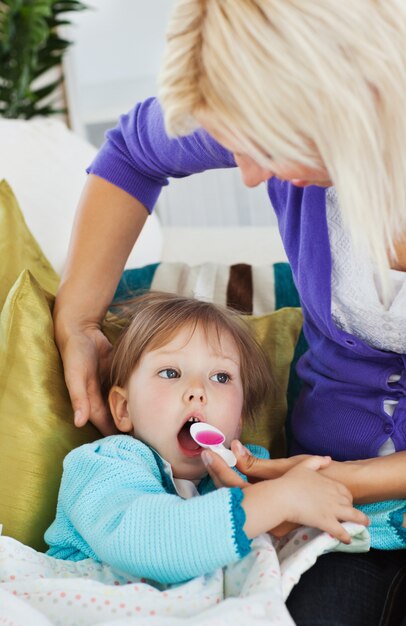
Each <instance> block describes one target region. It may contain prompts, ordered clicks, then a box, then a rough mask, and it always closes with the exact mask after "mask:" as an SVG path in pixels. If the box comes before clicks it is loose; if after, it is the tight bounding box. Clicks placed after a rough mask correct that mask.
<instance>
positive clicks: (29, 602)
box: [0, 523, 369, 626]
mask: <svg viewBox="0 0 406 626" xmlns="http://www.w3.org/2000/svg"><path fill="white" fill-rule="evenodd" d="M345 526H346V528H347V530H348V531H349V532H350V534H351V535H352V537H353V541H352V544H351V546H344V545H343V544H340V543H339V542H338V541H337V540H336V539H334V538H332V537H330V536H329V535H328V534H327V533H321V532H320V531H317V530H314V529H307V528H300V529H299V530H297V531H295V532H293V533H291V534H290V535H288V536H287V537H286V538H285V539H284V540H283V541H279V542H278V541H273V540H271V539H270V538H269V536H268V535H261V536H260V537H257V538H256V539H255V540H254V541H253V544H252V548H253V549H252V552H251V553H250V554H249V555H247V556H246V557H245V558H244V559H242V560H241V561H239V562H238V563H236V564H234V565H229V566H228V567H225V568H224V569H220V570H217V571H216V572H214V573H212V574H210V575H207V576H201V577H199V578H196V579H194V580H191V581H189V582H186V583H184V584H181V585H172V586H170V587H168V588H162V586H158V585H151V584H147V583H146V582H142V581H141V580H140V579H134V578H131V577H127V576H123V575H122V574H121V573H119V572H115V571H114V570H112V568H110V567H109V566H107V565H101V564H98V563H95V562H94V561H92V560H91V559H86V560H84V561H80V562H78V563H74V562H72V561H60V560H57V559H54V558H52V557H49V556H46V555H44V554H41V553H39V552H36V551H35V550H32V549H31V548H28V547H27V546H24V545H23V544H21V543H19V542H18V541H16V540H14V539H11V538H10V537H4V536H3V537H0V624H12V625H13V626H51V625H52V626H89V625H93V624H98V625H100V626H101V625H103V626H127V625H130V624H136V625H137V626H144V625H145V626H146V625H149V624H159V625H160V624H163V625H165V626H180V625H184V623H185V621H186V620H187V623H188V624H191V625H192V626H206V625H207V626H208V625H210V626H227V625H230V626H247V624H250V626H251V625H252V626H256V625H259V624H275V625H276V624H278V625H287V626H288V625H292V624H293V621H292V619H291V617H290V615H289V613H288V611H287V609H286V606H285V602H284V601H285V600H286V598H287V596H288V595H289V593H290V591H291V589H292V587H293V586H294V585H295V584H296V583H297V581H298V580H299V578H300V576H301V574H302V573H303V572H304V571H306V570H307V569H308V568H309V567H311V565H313V563H314V562H315V561H316V559H317V557H318V556H319V555H321V554H323V553H325V552H328V551H331V550H342V549H344V550H351V551H356V552H361V551H366V550H368V549H369V534H368V531H367V530H366V529H365V528H364V527H362V526H359V525H356V524H350V523H347V524H345Z"/></svg>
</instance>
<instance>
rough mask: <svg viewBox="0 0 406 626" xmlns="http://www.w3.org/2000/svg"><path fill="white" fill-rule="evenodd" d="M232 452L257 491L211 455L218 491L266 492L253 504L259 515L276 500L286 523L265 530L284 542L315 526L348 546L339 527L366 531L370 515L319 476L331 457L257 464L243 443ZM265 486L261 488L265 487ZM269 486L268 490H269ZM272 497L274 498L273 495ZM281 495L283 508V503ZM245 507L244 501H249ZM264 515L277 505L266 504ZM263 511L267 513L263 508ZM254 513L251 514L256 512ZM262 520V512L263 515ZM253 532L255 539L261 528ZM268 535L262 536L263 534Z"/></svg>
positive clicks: (208, 455)
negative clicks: (285, 537)
mask: <svg viewBox="0 0 406 626" xmlns="http://www.w3.org/2000/svg"><path fill="white" fill-rule="evenodd" d="M231 448H232V450H233V452H234V454H235V455H236V457H237V468H238V469H239V470H240V471H241V472H242V473H246V474H247V475H248V476H249V479H250V481H252V482H254V483H257V484H256V485H252V484H250V483H247V482H246V481H244V480H243V479H242V478H241V477H240V476H239V475H238V474H236V472H234V471H233V470H232V469H231V468H229V467H227V466H226V464H225V463H224V461H223V460H222V459H221V458H220V457H219V456H218V455H216V454H215V453H212V452H210V451H209V450H206V451H205V452H204V453H203V455H202V458H203V460H204V461H205V462H206V461H208V463H206V467H207V469H208V472H209V474H210V476H211V477H212V479H213V481H214V483H215V485H216V486H217V487H224V486H227V487H240V488H241V489H245V490H247V495H248V493H249V494H250V496H251V495H252V493H251V491H248V490H250V487H251V488H252V487H254V489H255V488H256V487H258V488H261V487H262V491H263V493H261V495H260V494H259V491H258V494H257V495H256V496H254V498H253V499H251V502H252V504H253V508H255V509H257V507H258V501H261V498H262V499H264V498H267V499H268V498H272V497H273V496H274V497H275V498H276V499H275V505H274V506H278V507H281V510H282V511H283V515H284V517H285V522H282V523H278V524H276V525H275V526H273V527H272V526H271V527H270V528H268V529H266V530H270V532H271V533H272V534H274V535H275V536H277V537H281V536H283V535H285V534H287V533H288V532H290V531H291V530H293V529H294V528H297V526H298V525H306V526H313V527H316V528H320V529H321V530H324V531H326V532H329V533H330V534H332V535H333V536H335V537H336V538H337V539H339V540H340V541H342V542H344V543H350V541H351V537H350V535H349V534H348V533H347V531H346V530H345V529H344V528H343V526H342V525H341V523H340V522H343V521H353V522H357V523H360V524H364V525H367V524H368V518H367V517H366V515H364V514H363V513H361V512H360V511H358V510H356V509H354V508H353V506H352V495H351V493H350V491H349V490H348V489H347V488H346V487H345V486H344V485H342V484H341V483H339V482H337V481H334V480H331V479H329V478H327V477H324V476H322V475H321V473H319V470H322V469H323V468H326V467H328V466H329V464H330V463H331V458H330V457H319V456H307V455H301V456H300V457H299V456H297V457H291V458H289V459H276V460H275V461H270V460H264V459H258V458H256V457H254V456H253V455H251V454H250V453H249V452H248V450H246V449H244V450H242V449H241V444H240V443H239V442H233V443H232V444H231ZM261 481H262V482H261ZM267 483H268V486H267ZM268 494H269V495H268ZM281 495H282V499H283V501H282V503H281V501H280V499H281ZM244 501H245V498H244ZM263 504H264V507H263V508H264V509H265V508H267V505H268V506H270V507H271V508H272V506H273V503H272V502H271V503H269V502H265V501H264V500H263ZM261 508H262V507H261ZM251 510H252V509H251ZM258 513H259V514H260V510H258ZM256 526H257V525H255V526H254V531H253V533H254V534H253V536H255V532H256V530H259V528H257V527H256ZM263 531H264V529H262V530H259V532H263Z"/></svg>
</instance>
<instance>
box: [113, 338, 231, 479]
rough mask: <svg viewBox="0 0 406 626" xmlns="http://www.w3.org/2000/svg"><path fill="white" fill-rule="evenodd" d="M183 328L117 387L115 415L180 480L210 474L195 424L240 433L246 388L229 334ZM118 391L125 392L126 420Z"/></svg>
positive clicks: (144, 358) (228, 440)
mask: <svg viewBox="0 0 406 626" xmlns="http://www.w3.org/2000/svg"><path fill="white" fill-rule="evenodd" d="M191 332H192V329H191V327H190V326H186V327H184V328H183V329H181V330H180V331H179V332H178V333H177V334H176V335H175V336H174V337H173V338H172V339H171V340H170V341H169V342H168V343H167V344H165V345H164V346H161V347H159V348H156V349H153V350H150V351H146V352H145V353H144V354H143V355H142V357H141V359H140V362H139V364H138V366H137V368H136V369H135V370H134V372H133V373H132V375H131V377H130V380H129V382H128V385H127V387H126V388H125V389H123V390H120V391H117V388H113V390H112V392H111V394H110V402H111V406H112V413H113V416H114V417H115V422H116V425H117V427H118V428H119V430H122V431H124V432H132V434H133V435H134V437H136V438H137V439H140V440H141V441H143V442H144V443H146V444H148V445H149V446H151V447H152V448H154V450H156V451H157V452H158V454H160V455H161V456H162V457H163V458H164V459H165V460H166V461H168V462H169V463H170V464H171V466H172V471H173V475H174V477H175V478H185V479H189V480H194V479H200V478H202V477H203V476H204V475H205V474H206V473H207V472H206V469H205V466H204V464H203V462H202V460H201V458H200V455H201V452H202V448H200V446H198V445H197V444H196V443H195V442H194V441H193V440H192V438H191V436H190V434H189V430H190V425H191V423H193V421H200V422H207V423H208V424H211V425H212V426H216V427H217V428H219V429H220V430H221V431H222V432H223V433H224V435H225V437H226V441H225V445H226V446H229V445H230V443H231V441H232V439H234V438H236V437H238V436H239V434H240V430H241V413H242V406H243V387H242V381H241V374H240V355H239V351H238V348H237V345H236V343H235V341H234V339H233V338H232V337H231V335H229V334H228V333H224V332H223V333H222V335H221V339H220V340H219V338H218V337H217V333H216V331H215V329H213V330H209V331H208V333H205V332H204V330H203V329H202V328H201V327H199V326H197V327H196V329H195V330H194V332H193V334H191ZM114 390H116V393H124V394H125V396H124V400H123V402H122V403H121V409H120V408H119V411H120V410H121V413H122V418H121V419H118V416H117V415H115V413H117V407H116V408H115V407H114V404H115V401H114Z"/></svg>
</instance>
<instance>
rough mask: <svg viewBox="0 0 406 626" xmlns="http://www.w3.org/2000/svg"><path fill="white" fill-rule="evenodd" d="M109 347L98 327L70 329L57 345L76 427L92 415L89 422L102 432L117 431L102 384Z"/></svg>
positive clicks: (108, 366) (107, 372)
mask: <svg viewBox="0 0 406 626" xmlns="http://www.w3.org/2000/svg"><path fill="white" fill-rule="evenodd" d="M111 350H112V346H111V344H110V342H109V341H108V339H107V338H106V337H105V335H103V333H102V332H101V330H100V329H99V328H97V327H92V328H87V329H80V328H77V329H76V330H75V331H74V332H71V333H70V334H69V336H68V338H67V340H66V341H65V342H63V343H61V344H60V352H61V356H62V360H63V363H64V372H65V381H66V385H67V387H68V391H69V395H70V399H71V402H72V407H73V410H74V419H75V425H76V426H79V427H80V426H84V425H85V424H86V423H87V421H88V420H89V419H90V417H91V421H92V423H93V424H94V425H95V426H96V428H98V429H99V430H100V432H101V433H102V434H103V435H111V434H114V433H116V432H117V430H116V428H115V426H114V423H113V420H112V418H111V415H110V412H109V410H108V406H107V403H106V401H105V399H104V398H103V393H102V386H103V382H104V381H107V379H108V375H109V370H110V357H111Z"/></svg>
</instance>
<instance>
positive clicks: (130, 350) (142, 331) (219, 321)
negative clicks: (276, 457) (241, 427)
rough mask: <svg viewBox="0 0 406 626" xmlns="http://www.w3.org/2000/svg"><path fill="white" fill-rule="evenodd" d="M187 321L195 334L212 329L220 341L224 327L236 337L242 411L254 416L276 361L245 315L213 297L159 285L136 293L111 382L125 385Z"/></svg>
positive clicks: (115, 354)
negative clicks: (268, 355)
mask: <svg viewBox="0 0 406 626" xmlns="http://www.w3.org/2000/svg"><path fill="white" fill-rule="evenodd" d="M185 327H190V331H191V335H192V334H193V332H194V330H195V329H196V327H201V328H202V329H203V330H204V332H205V333H206V334H207V335H208V334H209V332H210V331H214V332H215V333H216V335H217V339H218V341H219V343H220V341H221V335H222V334H224V333H228V334H229V335H230V336H231V337H232V339H233V340H234V342H235V344H236V346H237V349H238V352H239V355H240V375H241V381H242V386H243V396H244V401H243V411H242V412H243V415H242V416H243V418H244V419H247V420H248V421H252V420H254V417H255V414H256V412H257V411H258V409H259V408H260V406H261V405H262V403H263V402H264V400H265V397H266V395H267V394H268V393H269V390H270V388H271V386H272V384H273V380H272V374H271V368H270V364H269V363H268V360H267V358H266V356H265V354H264V352H263V351H262V349H261V347H260V346H259V345H258V344H257V342H256V341H255V339H254V337H253V335H252V334H251V332H250V329H249V327H248V326H247V324H246V323H245V322H244V320H243V319H242V318H241V317H240V316H239V315H238V314H237V313H236V312H234V311H231V310H229V309H224V308H222V307H219V306H217V305H215V304H213V303H211V302H204V301H201V300H195V299H193V298H185V297H183V296H177V295H175V294H169V293H161V292H158V291H157V292H149V293H147V294H145V295H143V296H139V297H138V298H136V299H134V301H133V304H132V317H131V319H130V322H129V324H128V326H127V328H126V329H125V330H124V332H123V333H122V334H121V335H120V337H119V339H118V340H117V342H116V344H115V346H114V350H113V359H112V365H111V375H110V383H111V386H114V385H118V386H120V387H125V386H126V384H127V383H128V381H129V378H130V376H131V374H132V373H133V371H134V370H135V369H136V367H137V365H138V364H139V362H140V359H141V357H142V355H143V354H144V352H145V351H146V350H154V349H156V348H159V347H162V346H164V345H165V344H167V343H168V342H169V341H170V340H171V339H172V338H173V336H174V335H175V334H176V333H177V332H179V331H180V330H181V329H183V328H185Z"/></svg>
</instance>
